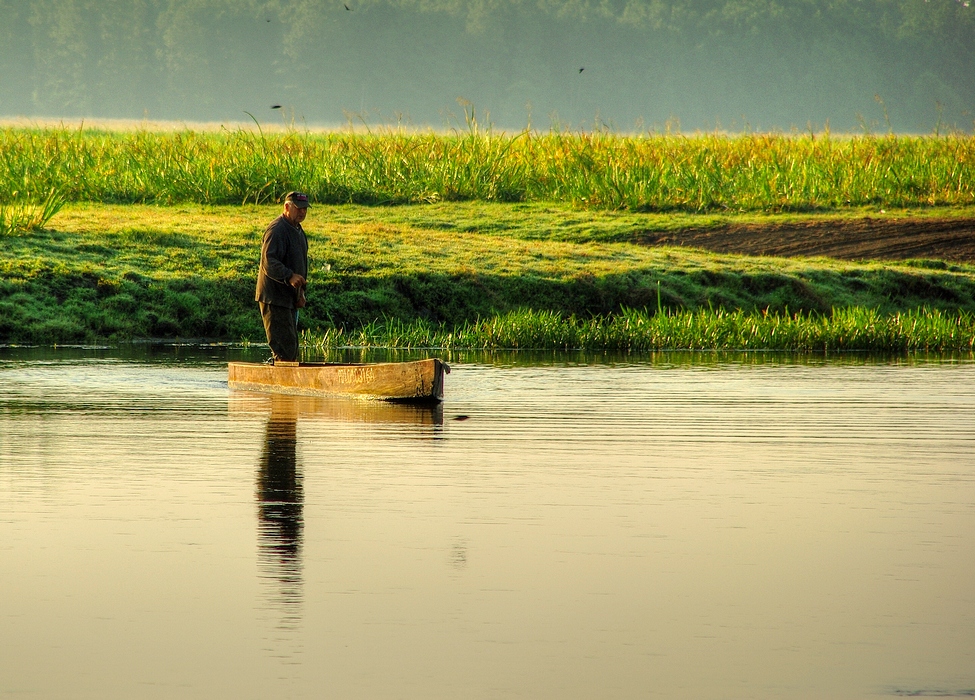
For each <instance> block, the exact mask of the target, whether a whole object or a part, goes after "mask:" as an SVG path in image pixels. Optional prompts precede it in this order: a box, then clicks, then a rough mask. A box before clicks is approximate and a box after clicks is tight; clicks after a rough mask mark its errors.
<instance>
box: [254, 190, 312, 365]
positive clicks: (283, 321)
mask: <svg viewBox="0 0 975 700" xmlns="http://www.w3.org/2000/svg"><path fill="white" fill-rule="evenodd" d="M307 213H308V195H306V194H303V193H302V192H289V193H288V194H287V195H286V196H285V198H284V212H283V213H282V214H281V216H279V217H278V218H276V219H275V220H274V221H272V222H271V223H270V224H269V225H268V227H267V230H265V231H264V240H263V241H262V242H261V267H260V270H259V271H258V273H257V291H256V293H255V295H254V298H255V299H256V301H257V303H258V305H259V306H260V308H261V318H262V319H263V320H264V331H265V332H266V333H267V344H268V345H269V346H270V348H271V353H272V354H273V360H274V361H275V362H277V361H279V360H280V361H284V362H297V361H298V309H300V308H302V307H303V306H304V305H305V285H306V284H307V280H306V277H307V276H308V238H307V237H306V236H305V231H304V229H303V228H301V222H302V221H304V220H305V215H306V214H307Z"/></svg>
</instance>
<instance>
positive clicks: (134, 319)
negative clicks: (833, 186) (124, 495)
mask: <svg viewBox="0 0 975 700" xmlns="http://www.w3.org/2000/svg"><path fill="white" fill-rule="evenodd" d="M277 213H278V207H276V206H256V205H246V206H234V207H229V206H228V207H210V206H200V205H181V206H174V207H158V206H144V205H128V206H117V205H90V204H89V205H68V206H66V207H64V209H63V210H62V211H60V212H59V213H58V214H57V215H56V216H54V218H53V219H51V221H50V223H49V224H48V227H47V228H46V229H45V230H41V231H34V232H30V233H20V234H17V235H7V236H4V237H3V239H2V241H3V244H4V248H5V253H4V256H3V257H2V259H0V342H27V343H52V342H58V343H67V342H77V341H84V340H94V339H105V338H118V339H123V338H147V337H183V338H199V337H209V338H222V339H228V340H241V339H250V340H253V341H255V342H262V341H263V331H262V329H261V326H260V322H259V319H258V314H257V312H256V305H255V304H254V302H253V285H254V277H255V274H256V266H257V256H258V249H259V240H260V235H261V233H262V231H263V228H264V226H265V225H266V223H267V222H268V221H269V220H270V219H271V218H273V217H274V216H275V215H276V214H277ZM955 213H956V214H958V215H961V216H972V215H973V212H972V211H971V210H958V211H956V212H955ZM903 214H904V212H897V211H891V212H889V213H888V214H886V216H892V217H893V216H902V215H903ZM873 215H874V216H877V214H876V212H875V211H874V213H873ZM783 216H785V215H783ZM802 216H803V215H797V214H791V215H788V218H790V220H802ZM782 219H783V217H774V216H773V217H769V216H762V217H759V218H756V217H755V215H718V214H708V215H689V214H686V215H680V216H665V215H659V214H638V213H632V212H611V211H580V210H577V209H574V208H572V207H570V206H564V205H562V206H560V205H553V204H515V205H502V204H492V203H477V202H473V203H454V204H434V205H421V206H410V207H392V208H390V207H382V208H377V207H365V206H335V207H330V206H316V207H314V208H313V210H312V214H311V216H310V218H309V220H308V222H307V226H306V228H307V230H308V232H309V235H310V238H311V273H310V288H309V306H308V308H306V309H305V310H303V311H302V318H301V323H302V326H303V328H304V329H306V330H307V331H309V332H311V333H313V334H317V335H318V336H323V335H324V334H325V333H326V331H329V329H343V332H344V333H346V334H348V335H346V336H343V337H347V338H353V337H358V336H355V333H356V332H358V329H362V328H367V329H369V328H373V329H375V328H377V326H375V325H374V324H375V322H376V321H377V319H380V320H382V321H384V322H389V324H400V325H399V326H395V325H389V328H397V327H398V328H407V327H411V326H410V325H409V324H413V323H416V322H417V320H419V321H422V323H423V324H426V325H420V326H416V329H420V330H414V331H410V333H411V334H413V335H415V336H416V337H417V338H420V337H421V336H420V335H419V334H420V332H421V330H422V333H427V334H429V333H451V332H454V333H456V331H457V329H461V330H463V329H465V328H474V327H478V324H481V323H483V322H484V320H485V319H488V320H491V319H494V320H493V321H490V322H491V323H501V324H502V326H503V325H504V324H505V323H509V321H506V320H505V319H509V320H510V319H511V318H518V317H517V316H515V317H511V316H508V314H511V313H515V312H518V313H525V312H533V313H536V314H546V313H547V314H552V315H550V316H545V315H541V316H538V317H537V318H540V319H556V321H558V323H560V324H563V325H565V324H569V325H565V328H566V329H570V330H571V328H574V327H576V326H578V327H577V328H576V330H571V332H570V330H562V331H559V332H558V333H557V334H555V336H553V337H556V338H557V339H556V340H554V341H545V342H546V343H554V345H556V346H560V347H561V346H564V345H565V344H566V343H570V341H568V340H564V339H558V338H583V339H582V340H578V341H575V340H573V341H571V343H576V342H578V344H579V345H580V346H582V345H585V344H587V343H592V342H595V341H589V340H584V338H585V337H589V336H591V337H592V338H598V337H605V338H610V337H611V336H612V337H615V338H616V340H612V343H615V344H616V345H614V347H616V346H619V347H629V346H627V345H626V344H625V342H624V340H623V339H621V338H622V336H620V335H619V334H620V333H621V332H622V331H620V330H619V329H620V328H624V329H626V328H629V329H630V330H629V331H627V332H632V334H633V337H634V338H636V337H638V336H639V334H640V333H644V331H642V330H641V331H639V333H637V331H636V330H635V329H636V328H637V326H634V325H633V323H631V324H630V326H626V325H624V326H619V325H613V324H618V323H623V322H624V321H623V320H621V319H627V318H630V319H631V320H632V319H633V318H636V317H635V316H627V315H626V313H629V312H624V310H626V309H631V310H638V311H644V310H646V314H645V315H646V316H647V317H648V318H653V319H656V320H654V321H653V322H654V323H658V324H659V323H663V322H664V319H665V318H685V317H684V316H681V315H680V313H679V312H698V311H703V310H709V311H719V310H725V311H726V312H728V313H725V314H723V315H722V314H717V315H715V319H716V320H715V321H714V323H716V324H718V325H719V326H720V324H721V323H726V322H727V319H728V318H731V316H729V315H728V314H729V313H731V312H737V311H741V312H742V313H743V314H744V315H740V316H737V317H735V318H738V319H739V321H740V323H741V324H744V325H742V328H745V327H746V326H748V324H751V323H753V322H754V319H757V318H759V316H758V315H754V314H759V315H760V316H761V317H762V318H780V319H782V321H781V324H785V325H781V328H782V329H784V328H785V327H786V326H787V325H788V323H792V321H788V322H787V320H788V319H795V318H796V317H795V316H794V315H795V314H796V313H801V314H802V318H803V319H806V321H805V323H807V324H808V323H812V322H813V321H815V322H816V323H821V319H832V318H834V317H836V314H835V313H834V311H833V310H834V309H850V308H859V309H872V310H875V311H876V313H878V314H880V316H879V317H878V318H881V317H882V318H887V317H889V316H891V315H894V314H898V313H900V314H901V318H908V317H907V316H904V314H905V313H906V312H911V311H913V310H916V309H919V308H926V309H929V310H930V311H932V312H940V313H941V316H935V317H932V318H935V319H941V320H940V321H937V323H941V322H942V321H943V322H944V323H951V322H954V321H953V319H954V318H955V316H958V314H959V311H964V312H967V313H969V314H971V313H975V267H973V266H970V265H964V264H948V263H943V262H939V261H906V262H902V263H877V262H873V263H852V262H840V261H835V260H827V259H779V258H762V257H744V256H733V255H717V254H709V253H705V252H702V251H697V250H685V249H680V248H656V247H647V246H644V245H640V244H639V243H638V242H636V241H639V240H640V239H641V238H642V237H643V236H644V235H645V234H646V232H647V231H653V230H664V229H666V227H669V226H673V225H675V222H678V223H680V225H685V226H696V227H699V228H707V227H709V226H723V225H727V224H728V223H735V222H738V223H741V222H745V223H748V222H754V221H757V220H766V221H781V220H782ZM326 266H328V269H326ZM658 309H659V310H661V311H664V312H669V314H670V315H669V316H668V315H667V314H666V313H665V314H657V311H658ZM764 312H769V313H770V314H771V315H770V316H765V315H764ZM862 313H866V312H862ZM810 314H812V315H810ZM573 316H574V317H575V318H574V319H572V317H573ZM753 316H754V318H753ZM521 318H523V320H524V325H525V327H526V328H532V327H536V326H537V325H538V323H539V322H538V321H536V320H535V319H536V317H535V316H532V315H531V314H528V315H525V316H522V317H521ZM695 318H696V317H695ZM856 318H859V319H860V320H861V321H862V322H863V323H864V324H867V325H871V324H872V326H873V327H879V326H877V324H876V323H874V321H869V323H868V319H869V318H872V317H868V316H858V317H856ZM960 318H967V317H960ZM559 319H561V320H559ZM722 319H724V320H722ZM817 319H819V320H817ZM556 321H552V323H555V322H556ZM548 322H549V321H546V323H548ZM796 322H797V323H798V321H796ZM961 322H964V321H960V323H961ZM585 323H589V324H595V325H592V326H591V330H580V329H584V328H589V327H590V326H581V325H578V324H585ZM675 323H676V322H675ZM695 323H697V322H696V321H695ZM736 323H737V321H736ZM370 324H373V325H370ZM572 324H576V326H573V325H572ZM509 325H510V323H509ZM640 327H641V328H642V326H640ZM865 327H866V326H865ZM607 328H610V329H616V330H612V331H611V332H610V331H607V330H605V329H607ZM694 328H699V326H694ZM592 329H595V330H592ZM600 329H602V330H600ZM333 332H334V331H333ZM464 332H465V333H467V331H464ZM532 332H534V331H532ZM647 332H649V331H647ZM695 332H697V331H695ZM722 332H723V331H722ZM741 332H742V333H743V332H744V331H741ZM783 332H784V330H781V329H780V330H775V331H774V333H773V332H772V331H769V332H768V333H764V332H763V333H764V335H763V334H762V333H760V334H758V335H755V336H754V340H750V341H745V340H742V341H734V342H733V341H731V340H725V341H722V343H723V344H722V345H721V347H732V346H737V347H757V344H760V341H759V339H760V338H763V337H767V338H772V337H773V336H778V337H781V334H782V333H783ZM831 332H832V331H831ZM369 333H371V331H370V332H369ZM369 333H367V336H364V337H366V338H367V339H368V338H369V337H372V336H370V335H369ZM573 333H574V334H575V335H572V334H573ZM607 333H608V334H609V335H607ZM654 333H656V331H654ZM700 333H701V335H700V337H701V338H707V337H711V336H710V335H709V333H711V332H710V331H704V330H701V331H700ZM559 334H561V335H559ZM586 334H589V336H587V335H586ZM600 334H602V335H600ZM613 334H616V335H613ZM468 335H469V333H468ZM841 335H842V333H841ZM847 335H848V334H847ZM847 335H844V336H843V337H847ZM333 337H334V336H333ZM376 337H379V336H376ZM411 337H412V336H411ZM524 337H532V336H531V335H530V333H529V336H524ZM639 337H644V336H639ZM646 337H648V338H650V337H652V338H656V337H657V336H653V334H652V333H651V335H650V336H646ZM660 337H663V336H660ZM728 337H731V336H728ZM878 337H888V336H883V335H881V336H878ZM512 338H514V339H513V340H512V341H511V344H513V345H517V346H524V345H525V344H526V342H527V341H525V340H524V339H523V338H522V339H520V340H519V339H517V338H516V337H515V336H512ZM329 342H331V341H329ZM350 342H352V341H350ZM355 342H356V343H358V342H359V341H355ZM368 342H369V343H373V342H376V341H375V340H368ZM411 342H414V341H411ZM438 342H439V341H438ZM470 342H472V343H474V344H475V345H477V343H478V342H479V341H473V340H472V341H470ZM492 342H499V341H492ZM605 342H607V343H609V342H610V341H609V340H606V341H605ZM640 342H643V343H645V344H646V346H647V347H666V346H670V345H669V343H670V341H666V342H665V341H663V340H659V339H657V340H652V341H650V340H647V341H642V340H641V341H640ZM682 342H683V341H682ZM708 342H710V341H708ZM761 342H766V341H761ZM768 342H770V341H768ZM803 342H805V341H803ZM809 342H813V341H809ZM816 342H818V341H816ZM831 342H832V341H830V343H831ZM916 342H921V341H914V340H911V341H909V342H908V345H904V344H903V343H902V341H900V340H891V341H889V343H888V344H892V345H891V346H892V347H894V346H896V347H907V346H910V347H914V346H915V344H916ZM952 342H954V341H952ZM416 343H420V344H436V343H435V342H434V341H426V340H423V341H421V340H419V339H418V340H416V341H415V343H414V344H416ZM571 343H570V344H571ZM949 345H950V346H951V347H962V346H963V345H964V343H962V344H961V345H958V344H957V343H956V344H955V345H951V344H950V343H949V344H948V345H945V347H948V346H949ZM677 346H678V345H674V347H677ZM680 346H681V347H683V346H684V345H680ZM712 346H716V345H714V344H713V343H712V344H711V345H709V344H707V343H706V342H703V343H702V344H700V345H696V346H694V347H712ZM828 346H829V347H833V345H828ZM921 346H924V347H928V345H924V344H923V343H922V344H921V345H919V346H918V347H921ZM930 346H931V347H936V346H937V347H941V346H940V345H937V344H933V345H930ZM803 347H805V346H803Z"/></svg>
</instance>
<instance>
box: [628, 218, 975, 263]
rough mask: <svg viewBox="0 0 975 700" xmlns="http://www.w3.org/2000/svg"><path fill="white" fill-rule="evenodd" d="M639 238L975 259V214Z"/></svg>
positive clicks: (747, 249)
mask: <svg viewBox="0 0 975 700" xmlns="http://www.w3.org/2000/svg"><path fill="white" fill-rule="evenodd" d="M639 240H640V242H641V243H644V244H646V245H677V246H688V247H693V248H702V249H704V250H710V251H713V252H715V253H736V254H742V255H772V256H780V257H800V256H805V257H818V256H822V257H829V258H838V259H840V260H907V259H911V258H927V259H937V260H949V261H954V262H975V219H969V218H966V219H929V218H923V219H921V218H917V219H910V218H904V219H873V218H864V219H855V220H842V221H810V222H806V223H799V224H773V225H758V224H741V225H730V226H727V227H724V228H719V229H709V230H695V229H687V230H684V231H679V232H668V233H656V232H647V233H646V234H645V235H643V236H642V237H641V238H640V239H639Z"/></svg>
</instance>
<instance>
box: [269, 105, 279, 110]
mask: <svg viewBox="0 0 975 700" xmlns="http://www.w3.org/2000/svg"><path fill="white" fill-rule="evenodd" d="M271 109H281V105H271Z"/></svg>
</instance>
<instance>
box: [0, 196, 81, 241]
mask: <svg viewBox="0 0 975 700" xmlns="http://www.w3.org/2000/svg"><path fill="white" fill-rule="evenodd" d="M14 194H15V195H16V194H17V193H16V192H15V193H14ZM64 205H65V201H64V197H63V196H62V195H61V193H59V192H58V191H57V190H56V189H53V188H52V189H51V191H50V192H48V193H47V195H46V196H45V197H44V198H42V199H39V200H38V199H36V198H30V197H29V198H26V199H24V200H15V201H13V202H11V203H10V204H2V203H0V236H15V235H17V234H20V233H29V232H30V231H38V230H40V229H42V228H44V226H45V225H46V224H47V222H48V221H50V220H51V219H52V218H54V215H55V214H57V213H58V212H59V211H61V209H62V208H63V207H64Z"/></svg>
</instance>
